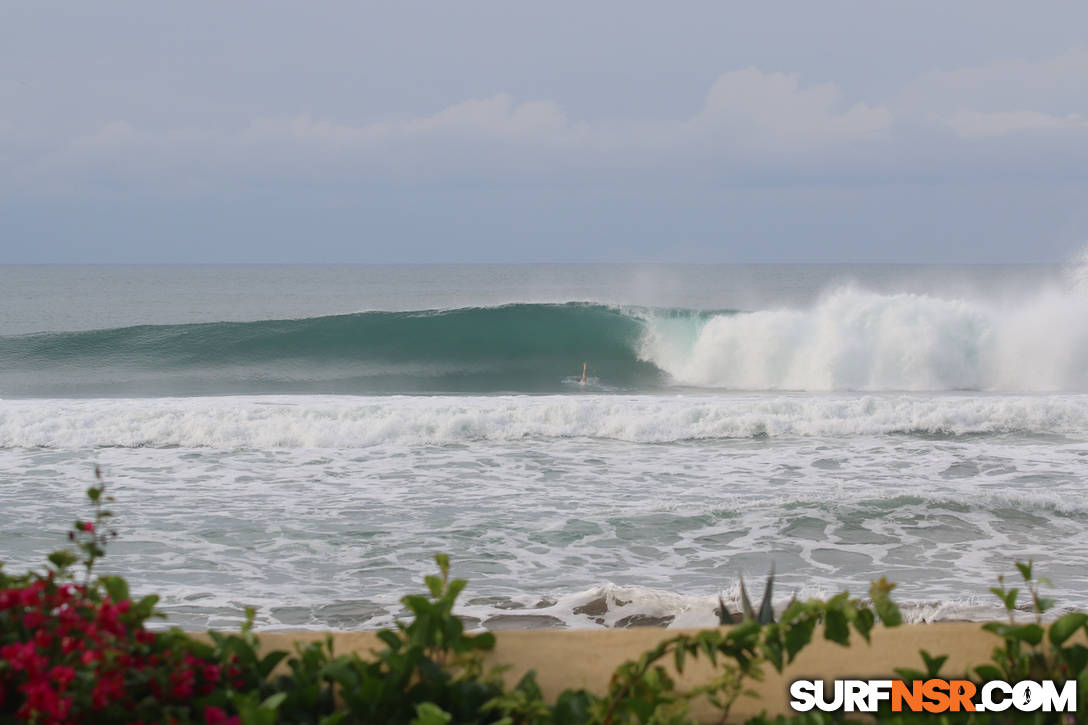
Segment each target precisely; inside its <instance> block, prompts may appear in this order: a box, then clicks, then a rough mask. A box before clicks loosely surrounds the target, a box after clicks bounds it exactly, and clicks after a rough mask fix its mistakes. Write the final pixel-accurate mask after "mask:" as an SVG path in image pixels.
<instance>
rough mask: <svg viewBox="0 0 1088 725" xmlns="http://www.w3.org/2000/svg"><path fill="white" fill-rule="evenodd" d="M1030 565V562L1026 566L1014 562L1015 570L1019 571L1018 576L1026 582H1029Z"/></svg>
mask: <svg viewBox="0 0 1088 725" xmlns="http://www.w3.org/2000/svg"><path fill="white" fill-rule="evenodd" d="M1031 565H1032V562H1031V561H1029V562H1028V563H1027V564H1025V563H1024V562H1022V561H1018V562H1016V568H1017V569H1018V570H1019V571H1020V576H1022V577H1023V578H1024V581H1026V582H1029V581H1031Z"/></svg>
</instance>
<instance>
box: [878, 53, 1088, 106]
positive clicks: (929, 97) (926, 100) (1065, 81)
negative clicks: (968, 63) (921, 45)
mask: <svg viewBox="0 0 1088 725" xmlns="http://www.w3.org/2000/svg"><path fill="white" fill-rule="evenodd" d="M892 105H893V106H894V107H895V109H896V112H897V113H898V114H901V115H925V114H938V115H949V114H952V113H956V112H959V111H965V110H971V111H977V112H983V113H993V112H1002V111H1037V112H1040V113H1049V114H1057V115H1065V114H1070V113H1088V47H1075V48H1071V49H1069V50H1068V51H1066V52H1064V53H1061V54H1059V55H1056V56H1053V57H1050V58H1043V59H1038V60H1026V59H1004V60H995V61H993V62H990V63H987V64H984V65H979V66H974V67H970V68H960V69H955V70H933V71H930V72H928V73H924V74H923V75H921V76H919V77H918V78H917V79H916V80H914V81H913V82H911V83H909V84H908V85H907V86H906V87H905V88H903V89H902V91H900V93H899V94H897V96H896V98H895V101H894V102H893V104H892Z"/></svg>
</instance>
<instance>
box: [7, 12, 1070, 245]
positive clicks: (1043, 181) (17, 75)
mask: <svg viewBox="0 0 1088 725" xmlns="http://www.w3.org/2000/svg"><path fill="white" fill-rule="evenodd" d="M0 16H2V17H0V263H52V262H69V263H89V262H103V263H160V262H282V263H301V262H313V263H352V262H363V263H387V262H413V263H414V262H440V263H451V262H499V263H511V262H578V261H591V262H602V261H604V262H607V261H615V262H688V263H690V262H697V263H698V262H983V263H1003V262H1061V261H1065V260H1067V259H1069V258H1070V257H1071V256H1073V255H1075V254H1076V253H1077V252H1078V250H1081V249H1082V248H1084V247H1085V246H1086V244H1088V35H1085V33H1084V28H1086V27H1088V4H1086V3H1084V2H1083V1H1082V0H1075V1H1069V2H1048V1H1047V0H1042V1H1041V2H1034V3H1024V2H1022V1H1017V2H1004V1H1003V0H957V2H948V1H947V0H942V1H941V2H930V1H929V0H913V1H911V2H872V1H871V0H865V1H857V2H854V1H850V2H847V1H840V0H821V1H820V2H800V1H797V2H778V1H774V0H770V1H768V2H760V3H754V2H745V3H740V2H724V1H718V2H694V1H693V2H678V3H660V2H641V1H638V0H625V1H623V2H612V1H610V0H603V1H599V2H593V3H586V2H584V0H583V1H582V2H567V1H566V0H553V1H552V2H548V3H520V2H510V1H509V0H504V1H498V0H496V1H487V2H477V1H474V0H463V1H459V2H456V3H453V2H415V1H414V0H401V1H400V2H397V3H386V2H382V3H377V2H374V3H371V2H341V1H340V0H326V1H323V2H316V3H300V2H295V3H287V2H278V1H276V0H264V1H262V2H245V1H242V0H238V1H236V2H229V3H223V2H215V3H212V2H202V1H192V2H185V3H146V2H136V1H133V2H116V1H113V0H97V1H96V2H95V3H72V2H67V1H65V2H52V1H51V0H27V1H24V0H4V2H3V8H2V10H0Z"/></svg>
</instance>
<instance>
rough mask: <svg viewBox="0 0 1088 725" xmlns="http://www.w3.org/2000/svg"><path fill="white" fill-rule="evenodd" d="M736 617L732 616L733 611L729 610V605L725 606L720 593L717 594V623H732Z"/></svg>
mask: <svg viewBox="0 0 1088 725" xmlns="http://www.w3.org/2000/svg"><path fill="white" fill-rule="evenodd" d="M734 621H736V619H735V618H734V617H733V613H732V612H730V611H729V607H727V606H725V600H724V599H722V595H721V594H719V595H718V625H719V626H721V625H726V624H733V622H734Z"/></svg>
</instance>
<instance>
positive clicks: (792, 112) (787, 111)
mask: <svg viewBox="0 0 1088 725" xmlns="http://www.w3.org/2000/svg"><path fill="white" fill-rule="evenodd" d="M841 98H842V91H841V90H840V89H839V87H838V86H836V85H835V84H833V83H820V84H816V85H812V86H808V87H804V86H802V84H801V80H800V75H799V74H796V73H792V74H785V73H765V72H763V71H760V70H759V69H757V68H748V69H745V70H739V71H733V72H730V73H726V74H724V75H722V76H720V77H719V78H718V79H717V80H716V81H715V82H714V85H713V86H711V88H710V92H709V93H707V97H706V105H705V106H704V108H703V110H702V111H701V112H700V113H699V115H698V116H696V117H695V118H694V119H693V124H692V125H693V127H694V128H695V129H696V132H710V133H715V131H722V132H724V133H725V134H726V135H719V134H715V136H716V137H717V138H719V139H721V140H723V141H727V140H728V139H731V138H732V139H739V141H740V142H741V143H750V142H752V141H758V142H760V143H763V144H769V145H780V144H784V145H790V146H813V145H819V144H822V143H826V142H828V141H840V140H860V139H867V138H872V137H874V136H877V135H879V134H883V133H886V132H887V131H888V130H889V129H890V128H891V124H892V114H891V112H890V111H889V110H888V109H886V108H878V107H871V106H869V105H867V104H865V103H855V104H853V105H852V106H850V107H849V108H846V109H844V110H840V107H841V106H842V103H841ZM733 134H738V135H733Z"/></svg>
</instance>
